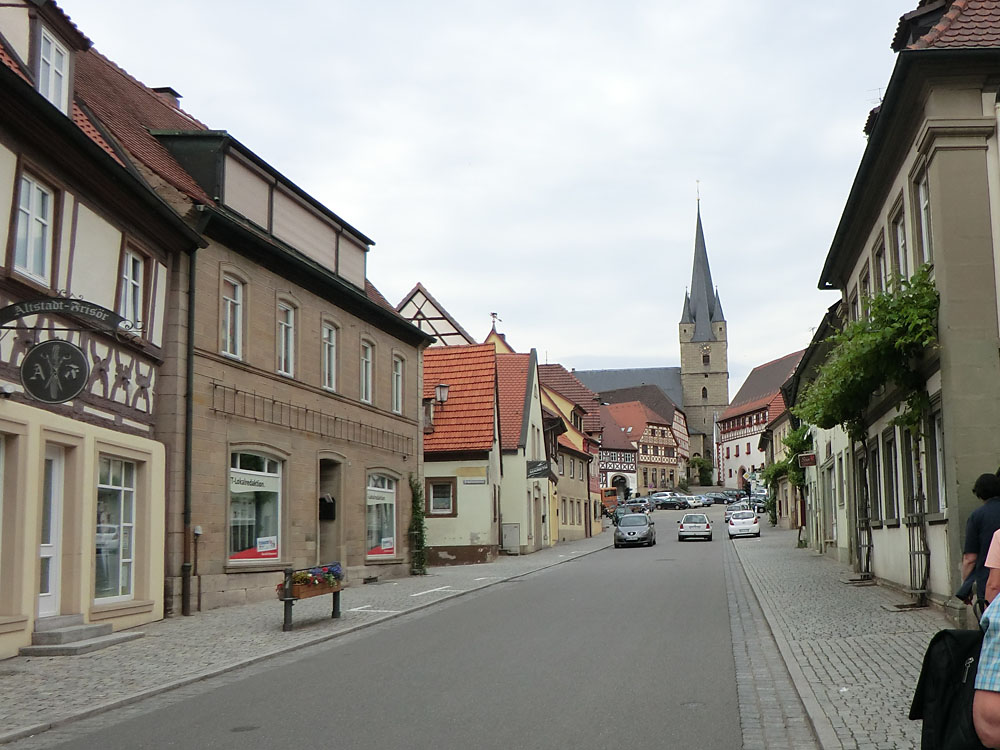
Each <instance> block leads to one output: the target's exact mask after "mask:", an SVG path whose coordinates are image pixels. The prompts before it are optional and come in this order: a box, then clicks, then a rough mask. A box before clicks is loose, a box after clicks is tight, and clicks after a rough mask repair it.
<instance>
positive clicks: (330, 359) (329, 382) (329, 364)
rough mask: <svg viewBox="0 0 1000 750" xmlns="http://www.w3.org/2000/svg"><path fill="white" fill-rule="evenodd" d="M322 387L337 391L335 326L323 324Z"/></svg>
mask: <svg viewBox="0 0 1000 750" xmlns="http://www.w3.org/2000/svg"><path fill="white" fill-rule="evenodd" d="M322 360H323V387H324V388H325V389H326V390H328V391H336V390H337V326H335V325H334V324H333V323H327V322H324V323H323V341H322Z"/></svg>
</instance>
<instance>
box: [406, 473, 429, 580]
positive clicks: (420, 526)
mask: <svg viewBox="0 0 1000 750" xmlns="http://www.w3.org/2000/svg"><path fill="white" fill-rule="evenodd" d="M410 495H411V496H412V498H413V501H412V508H411V511H410V574H411V575H415V576H423V575H427V523H426V521H425V519H424V488H423V486H422V485H421V484H420V480H418V479H417V478H416V477H415V476H413V474H410Z"/></svg>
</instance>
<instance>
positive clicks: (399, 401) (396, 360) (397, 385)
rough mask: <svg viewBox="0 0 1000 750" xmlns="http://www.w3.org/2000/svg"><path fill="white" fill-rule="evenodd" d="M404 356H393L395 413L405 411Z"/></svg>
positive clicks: (393, 401) (392, 403) (392, 404)
mask: <svg viewBox="0 0 1000 750" xmlns="http://www.w3.org/2000/svg"><path fill="white" fill-rule="evenodd" d="M403 368H404V363H403V358H402V357H400V356H399V355H398V354H394V355H393V356H392V376H391V379H392V402H391V408H392V412H393V414H402V413H403V373H404V369H403Z"/></svg>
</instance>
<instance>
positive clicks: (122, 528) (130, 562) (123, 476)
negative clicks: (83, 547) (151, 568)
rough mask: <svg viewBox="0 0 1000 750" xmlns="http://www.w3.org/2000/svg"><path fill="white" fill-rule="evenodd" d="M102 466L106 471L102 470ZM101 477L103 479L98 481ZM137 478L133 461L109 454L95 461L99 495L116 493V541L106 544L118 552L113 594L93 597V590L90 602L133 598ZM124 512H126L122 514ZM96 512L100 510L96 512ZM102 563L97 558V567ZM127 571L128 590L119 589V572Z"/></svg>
mask: <svg viewBox="0 0 1000 750" xmlns="http://www.w3.org/2000/svg"><path fill="white" fill-rule="evenodd" d="M105 465H106V466H107V470H106V471H105ZM116 465H117V466H118V475H117V476H118V478H119V479H118V481H117V482H116V481H115V466H116ZM126 466H130V467H131V469H132V471H131V484H129V483H128V474H129V473H128V472H126V470H125V468H126ZM102 476H103V477H104V478H105V480H104V481H102ZM138 476H139V465H138V464H137V463H136V462H135V461H130V460H129V459H125V458H120V457H118V456H112V455H102V456H100V458H99V461H98V473H97V477H98V479H97V490H98V493H100V492H101V491H102V490H103V491H105V492H115V493H117V494H118V496H119V497H118V519H119V523H118V526H117V538H115V539H113V540H110V543H111V544H113V545H115V549H116V550H117V552H118V586H117V591H118V593H117V594H113V595H110V596H100V597H99V596H97V591H96V590H95V591H94V592H93V593H94V601H95V602H99V603H107V602H116V601H128V600H130V599H133V598H134V597H135V560H136V554H135V547H136V543H137V539H136V535H135V511H136V507H135V494H136V484H137V479H138ZM126 511H127V512H126ZM98 512H100V509H98ZM96 521H97V524H98V526H100V525H101V523H100V521H101V519H100V517H99V516H98V517H97V519H96ZM126 539H128V540H129V545H128V550H127V551H128V556H127V557H126V554H125V552H126V549H125V547H126V545H125V544H124V541H125V540H126ZM99 542H100V540H99V539H95V544H98V543H99ZM102 564H105V563H104V561H103V560H102V559H101V558H100V557H99V558H98V560H97V565H98V566H101V565H102ZM125 570H127V571H128V576H127V577H128V590H127V591H123V590H122V588H123V587H122V578H123V571H125ZM96 584H97V581H96V577H95V582H94V585H95V586H96Z"/></svg>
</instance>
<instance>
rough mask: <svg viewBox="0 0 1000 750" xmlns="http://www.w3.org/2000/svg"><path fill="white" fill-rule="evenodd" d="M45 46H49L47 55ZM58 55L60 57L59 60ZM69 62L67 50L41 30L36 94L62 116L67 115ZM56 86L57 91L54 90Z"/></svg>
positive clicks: (49, 34) (47, 32)
mask: <svg viewBox="0 0 1000 750" xmlns="http://www.w3.org/2000/svg"><path fill="white" fill-rule="evenodd" d="M46 44H49V45H50V46H51V49H50V50H49V52H48V53H46V49H45V46H46ZM58 55H61V56H62V58H61V60H60V59H59V57H57V56H58ZM69 61H70V57H69V50H67V49H66V47H65V46H63V44H62V43H61V42H59V40H57V39H56V38H55V36H53V35H52V34H51V33H50V32H49V30H48V29H45V28H43V29H42V36H41V40H40V45H39V48H38V93H40V94H41V95H42V96H43V97H45V98H46V99H47V100H48V101H49V102H51V103H52V104H53V105H55V107H56V108H57V109H58V110H59V111H60V112H62V113H63V114H64V115H66V114H69ZM60 63H61V64H60ZM46 84H47V85H46ZM57 85H58V90H55V88H56V86H57Z"/></svg>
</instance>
